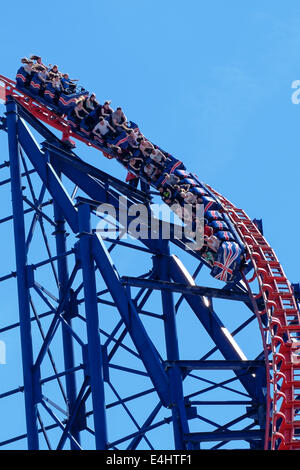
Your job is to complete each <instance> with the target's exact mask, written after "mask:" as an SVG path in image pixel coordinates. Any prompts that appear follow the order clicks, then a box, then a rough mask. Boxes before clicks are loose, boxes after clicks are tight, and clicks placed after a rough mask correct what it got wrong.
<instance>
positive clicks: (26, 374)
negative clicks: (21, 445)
mask: <svg viewBox="0 0 300 470" xmlns="http://www.w3.org/2000/svg"><path fill="white" fill-rule="evenodd" d="M7 126H8V144H9V156H10V173H11V190H12V206H13V216H14V218H13V221H14V238H15V252H16V267H17V286H18V301H19V316H20V332H21V349H22V362H23V379H24V398H25V413H26V425H27V440H28V449H29V450H36V449H38V448H39V439H38V427H37V399H38V398H37V397H36V396H35V393H36V391H37V384H36V380H37V376H36V375H34V374H33V346H32V336H31V320H30V302H29V287H28V282H27V256H26V240H25V222H24V214H23V199H22V185H21V171H20V153H19V148H18V142H17V114H16V105H15V103H14V102H12V101H11V100H8V102H7Z"/></svg>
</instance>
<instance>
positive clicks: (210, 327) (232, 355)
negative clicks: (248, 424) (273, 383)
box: [170, 256, 265, 402]
mask: <svg viewBox="0 0 300 470" xmlns="http://www.w3.org/2000/svg"><path fill="white" fill-rule="evenodd" d="M170 263H171V266H172V268H171V273H172V278H173V280H174V281H175V282H178V283H180V284H186V285H193V284H194V282H193V280H192V279H191V278H190V276H189V274H188V273H187V272H186V271H185V269H184V267H180V265H179V264H178V262H177V261H176V259H175V258H174V257H173V256H172V257H171V261H170ZM184 297H185V299H186V301H187V302H188V304H189V306H190V307H191V309H192V310H193V311H194V312H195V314H196V316H197V317H198V318H199V320H200V322H201V323H202V325H203V326H204V328H205V330H206V331H207V333H208V334H209V336H210V337H211V338H212V340H213V341H214V343H215V344H216V346H217V347H218V349H219V351H220V352H221V353H222V355H223V356H224V358H225V359H226V360H228V361H232V360H233V361H241V360H243V359H246V357H244V356H243V353H242V351H240V350H239V348H238V345H237V344H236V343H235V341H234V339H233V337H232V336H231V335H230V333H229V332H228V330H227V329H226V328H225V326H224V325H223V323H222V322H221V321H220V319H219V318H218V316H217V315H216V313H215V312H214V311H213V309H212V308H211V307H207V306H206V305H205V304H204V302H203V299H202V298H201V297H197V296H194V295H187V294H184ZM236 374H237V375H238V377H239V380H240V382H241V383H242V385H243V386H244V387H245V389H246V390H247V392H248V393H249V394H250V395H251V396H252V397H254V398H255V399H260V400H261V401H263V402H264V400H265V398H264V395H263V391H262V388H259V387H258V386H257V381H256V380H255V379H254V377H253V376H252V375H251V374H247V375H245V374H244V373H239V372H238V371H237V372H236Z"/></svg>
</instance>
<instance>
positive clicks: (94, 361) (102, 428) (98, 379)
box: [78, 204, 107, 450]
mask: <svg viewBox="0 0 300 470" xmlns="http://www.w3.org/2000/svg"><path fill="white" fill-rule="evenodd" d="M78 211H79V230H80V239H79V240H80V241H79V245H80V250H79V251H80V261H81V266H82V276H83V288H84V299H85V310H86V328H87V346H86V347H87V356H88V370H87V371H86V373H87V374H88V375H89V378H90V386H91V394H92V401H93V410H94V426H95V438H96V449H98V450H104V449H106V448H107V430H106V414H105V396H104V381H103V360H102V351H101V344H100V335H99V320H98V304H97V295H96V292H97V291H96V280H95V268H94V259H93V255H92V240H91V238H92V233H91V225H90V208H89V206H88V205H87V204H79V208H78Z"/></svg>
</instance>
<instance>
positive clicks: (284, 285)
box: [0, 75, 300, 450]
mask: <svg viewBox="0 0 300 470" xmlns="http://www.w3.org/2000/svg"><path fill="white" fill-rule="evenodd" d="M0 82H3V83H4V87H2V90H1V86H0V97H5V98H6V97H7V96H8V95H12V96H13V97H14V99H15V100H16V101H17V102H19V103H20V104H21V105H22V106H23V107H25V108H26V109H28V111H29V112H30V113H31V114H32V115H33V116H35V117H36V118H37V119H40V120H41V121H43V122H44V123H46V124H48V125H50V126H52V127H54V128H55V129H57V130H59V131H61V132H62V135H63V140H69V139H70V137H71V136H73V137H75V138H76V139H78V140H80V141H82V142H84V143H85V144H86V145H88V146H89V147H94V146H93V144H91V143H90V142H89V141H88V140H86V139H84V138H83V137H81V136H79V135H77V134H75V133H74V132H73V131H72V130H71V129H70V126H69V125H68V123H67V122H66V121H65V119H64V118H63V117H60V116H57V115H56V114H55V113H54V112H53V111H52V110H50V109H49V108H47V107H46V106H44V105H42V104H40V103H39V102H38V101H37V100H35V99H33V98H31V97H30V96H28V95H26V94H25V93H23V92H20V91H19V90H17V89H16V83H15V82H14V81H12V80H10V79H8V78H6V77H4V76H2V75H0ZM3 88H4V90H5V91H4V92H3ZM1 91H2V92H1ZM5 98H4V99H5ZM95 148H97V149H98V150H100V149H99V148H98V147H96V146H95ZM102 153H103V154H104V156H106V157H107V158H111V157H110V155H107V154H106V153H105V152H102ZM207 186H208V185H207ZM208 188H209V189H210V191H212V193H214V194H215V195H216V196H217V197H218V198H219V200H220V201H221V203H222V204H223V207H224V209H225V210H226V212H227V214H228V216H229V218H230V219H231V221H232V222H233V224H234V226H235V228H236V230H237V231H238V233H239V235H240V237H241V239H242V240H243V242H244V244H245V246H246V251H247V255H248V258H249V259H251V261H252V264H253V267H254V274H253V276H252V278H251V279H249V280H247V279H246V278H244V282H245V284H246V285H247V288H248V290H249V294H250V297H252V300H253V305H254V309H255V311H256V314H257V317H258V321H259V325H260V330H261V334H262V341H263V346H264V352H265V361H266V365H267V393H266V395H267V417H266V438H265V449H268V448H271V449H276V448H278V449H279V450H294V449H300V434H299V440H298V439H297V437H298V436H297V434H296V431H297V430H299V432H300V413H299V414H298V410H300V315H299V310H298V306H297V302H296V300H295V297H294V295H293V291H292V288H291V284H290V283H289V281H288V279H287V278H286V276H285V273H284V271H283V269H282V267H281V265H280V263H279V261H278V259H277V257H276V255H275V253H274V251H273V250H272V248H271V247H270V246H269V244H268V243H267V241H266V240H265V238H264V237H263V236H262V234H261V233H260V231H259V230H258V228H257V226H256V225H255V224H254V223H253V222H252V221H251V219H249V217H248V216H247V215H246V213H245V212H244V211H243V210H241V209H237V208H236V207H235V206H234V205H233V204H232V203H230V202H229V201H228V200H227V199H226V198H225V197H223V196H222V195H220V194H219V193H217V192H216V191H215V190H214V189H212V188H210V187H209V186H208ZM254 281H256V282H257V284H258V288H259V294H258V295H257V296H256V298H259V297H261V298H262V299H263V301H264V308H263V309H261V310H259V309H258V307H257V304H256V302H255V300H256V299H255V298H254V297H253V296H252V293H251V288H250V284H251V283H252V282H254ZM262 315H267V319H268V327H267V328H265V327H264V326H263V324H262V321H261V317H262Z"/></svg>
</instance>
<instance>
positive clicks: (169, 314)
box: [154, 240, 189, 450]
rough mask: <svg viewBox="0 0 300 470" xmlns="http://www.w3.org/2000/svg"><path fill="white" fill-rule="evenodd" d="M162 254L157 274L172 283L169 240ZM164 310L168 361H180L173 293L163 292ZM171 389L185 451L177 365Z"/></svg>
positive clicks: (184, 417) (180, 445) (176, 432)
mask: <svg viewBox="0 0 300 470" xmlns="http://www.w3.org/2000/svg"><path fill="white" fill-rule="evenodd" d="M161 251H162V254H160V255H157V256H156V257H155V262H156V263H157V266H154V269H155V270H156V272H158V273H159V276H160V278H161V280H162V281H167V282H168V281H170V279H171V272H170V269H171V265H170V249H169V245H168V241H167V240H162V250H161ZM161 297H162V308H163V316H164V330H165V339H166V352H167V361H178V360H179V346H178V336H177V327H176V313H175V308H174V298H173V293H172V292H166V291H162V293H161ZM168 378H169V387H170V403H171V405H170V406H171V409H172V416H173V429H174V442H175V448H176V449H179V450H184V449H186V448H188V447H187V446H186V443H185V435H187V434H189V426H188V420H187V414H186V409H185V402H184V395H183V387H182V376H181V370H180V368H179V367H178V366H177V365H173V366H171V367H170V368H168Z"/></svg>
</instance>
